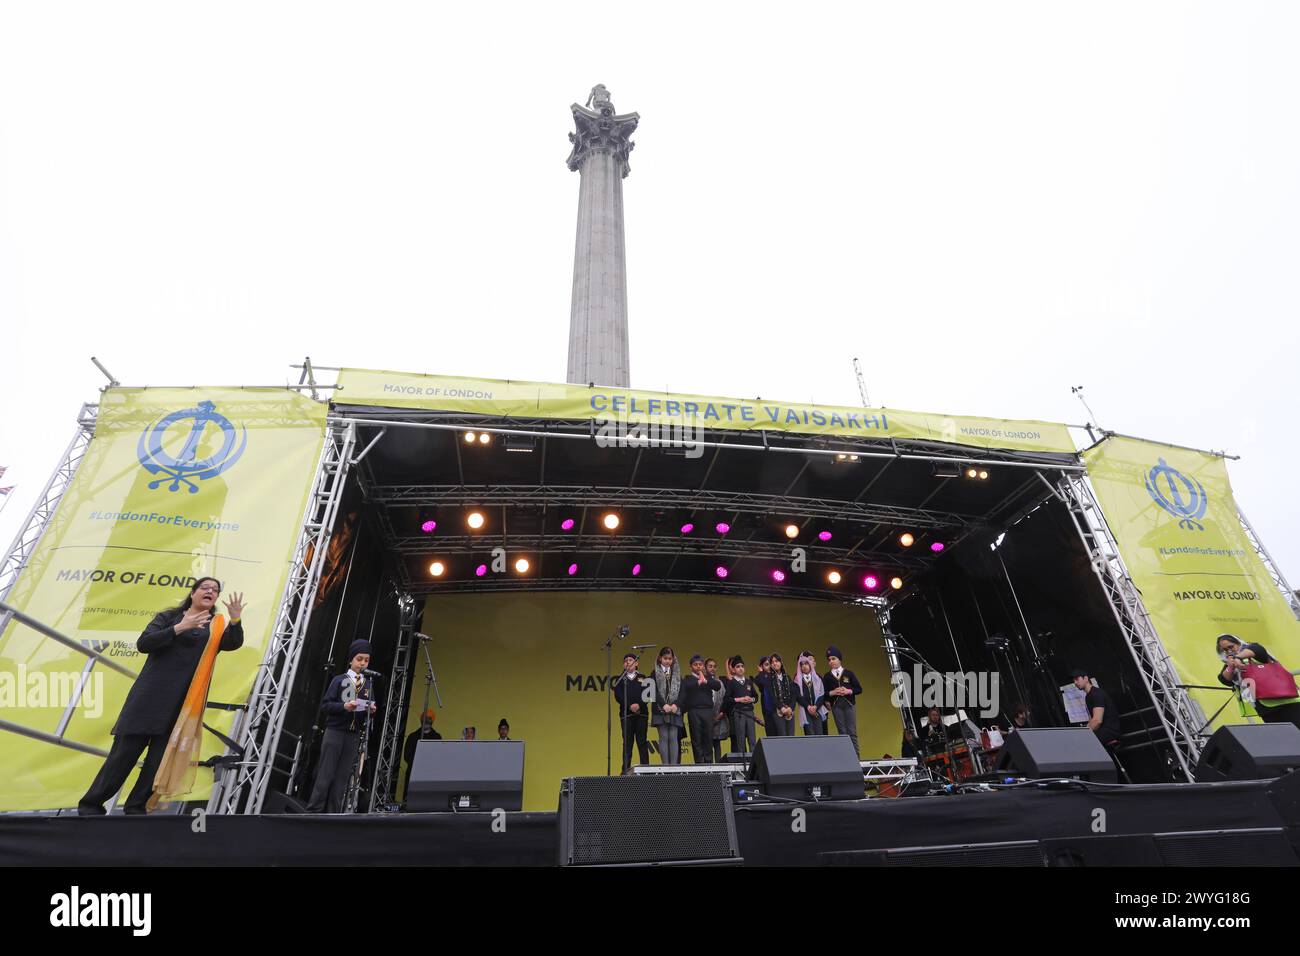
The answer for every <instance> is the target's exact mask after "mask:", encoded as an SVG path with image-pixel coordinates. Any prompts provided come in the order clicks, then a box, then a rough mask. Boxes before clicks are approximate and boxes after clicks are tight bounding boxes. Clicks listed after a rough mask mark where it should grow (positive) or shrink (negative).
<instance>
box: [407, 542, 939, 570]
mask: <svg viewBox="0 0 1300 956" xmlns="http://www.w3.org/2000/svg"><path fill="white" fill-rule="evenodd" d="M390 547H391V548H392V549H393V550H394V551H395V552H396V553H398V554H418V555H425V554H434V553H436V554H438V555H446V554H483V553H486V552H487V551H490V550H492V549H493V548H498V547H500V548H505V549H507V550H508V551H511V552H529V553H538V554H542V553H559V554H577V553H585V554H592V553H598V554H644V555H652V554H656V555H672V556H674V557H678V556H681V557H686V556H692V557H717V558H733V559H734V558H755V559H758V560H763V561H789V560H790V551H791V550H792V549H793V548H795V547H802V548H803V549H804V550H805V551H809V552H814V553H815V558H814V557H812V556H810V558H809V564H827V563H850V562H862V561H866V562H870V561H873V560H877V561H880V562H881V563H888V564H889V566H890V567H893V568H899V569H902V570H907V571H920V570H923V569H925V568H928V567H930V565H931V563H932V562H931V561H929V560H927V559H925V558H921V557H914V556H911V555H906V554H899V553H896V552H893V551H891V552H889V553H888V554H882V553H881V552H873V551H866V550H862V549H859V550H856V551H855V550H852V549H850V548H831V547H826V546H824V545H821V544H817V545H815V546H808V545H795V544H791V543H784V544H783V543H781V542H776V541H746V540H744V539H743V538H736V539H732V538H716V539H714V538H698V539H696V538H688V537H680V538H678V537H672V536H653V535H627V534H620V535H618V537H616V538H609V537H605V538H602V537H600V536H598V535H595V534H590V535H586V536H584V537H583V538H579V537H578V536H577V535H576V534H545V535H535V534H526V533H524V534H508V535H502V534H477V535H468V534H467V535H448V536H446V537H438V538H430V537H429V536H428V535H425V536H414V537H412V536H405V537H400V538H397V539H396V540H395V541H393V542H392V543H391V545H390Z"/></svg>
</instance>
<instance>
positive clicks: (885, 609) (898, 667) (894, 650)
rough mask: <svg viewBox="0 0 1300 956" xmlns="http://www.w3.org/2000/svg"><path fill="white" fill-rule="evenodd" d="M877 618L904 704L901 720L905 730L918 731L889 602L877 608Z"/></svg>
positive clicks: (894, 678)
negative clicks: (891, 619)
mask: <svg viewBox="0 0 1300 956" xmlns="http://www.w3.org/2000/svg"><path fill="white" fill-rule="evenodd" d="M876 620H877V621H878V622H879V623H880V633H881V635H882V636H883V637H884V641H885V659H886V660H887V661H888V662H889V679H890V683H891V685H892V686H894V687H897V688H898V691H899V694H900V700H899V703H900V704H901V705H902V706H901V707H900V708H899V709H900V714H899V717H900V720H901V722H902V725H903V728H904V729H905V730H910V731H912V733H916V724H915V722H914V721H915V718H914V716H913V714H912V694H911V690H910V688H911V684H910V683H909V682H908V680H907V676H906V675H905V674H904V671H903V665H902V664H901V663H900V662H899V659H898V642H897V641H896V640H895V638H896V637H897V636H898V635H896V634H895V633H894V632H893V630H892V629H891V627H890V607H889V604H888V603H884V604H881V605H880V606H879V607H877V608H876Z"/></svg>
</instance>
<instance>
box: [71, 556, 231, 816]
mask: <svg viewBox="0 0 1300 956" xmlns="http://www.w3.org/2000/svg"><path fill="white" fill-rule="evenodd" d="M220 594H221V582H220V581H218V580H217V579H216V578H199V580H198V581H197V582H195V584H194V587H192V588H191V589H190V593H189V595H188V596H187V597H186V598H185V600H184V601H183V602H182V603H181V604H180V606H178V607H173V608H168V609H167V610H165V611H161V612H159V613H158V614H156V615H155V616H154V619H153V620H152V621H150V622H149V626H148V627H146V628H145V629H144V633H142V634H141V635H140V637H139V639H138V640H137V641H136V647H137V648H139V650H140V652H141V653H142V654H145V655H147V659H146V660H145V663H144V667H143V668H141V670H140V676H139V677H137V678H136V681H135V683H134V684H133V685H132V686H131V690H130V693H128V694H127V696H126V703H124V704H123V705H122V712H121V713H120V714H119V715H118V718H117V723H116V724H114V725H113V731H112V733H113V747H112V749H111V750H110V751H109V754H108V759H106V760H105V761H104V766H103V767H101V768H100V771H99V774H98V776H96V777H95V781H94V783H92V784H91V785H90V789H89V790H87V791H86V794H85V796H83V797H82V798H81V802H80V803H79V804H78V806H77V812H78V813H80V814H82V815H83V816H102V815H103V814H104V813H105V810H104V803H105V801H107V800H109V799H111V798H112V797H113V795H114V794H116V793H117V792H118V790H120V789H121V787H122V784H123V783H125V782H126V778H127V777H129V776H130V775H131V771H132V769H134V767H135V764H136V761H137V760H139V759H140V754H141V753H143V752H144V749H145V748H146V747H148V748H149V755H148V756H147V757H146V758H145V761H144V768H143V769H142V770H141V771H140V778H139V779H138V780H137V781H136V784H135V786H134V787H132V788H131V794H130V796H129V797H127V799H126V804H125V806H124V807H123V812H124V813H131V814H137V813H145V812H146V804H147V803H148V801H149V797H150V795H151V794H152V793H153V789H154V777H155V775H156V774H157V772H158V766H159V764H160V763H161V762H162V759H163V754H164V751H165V750H166V749H167V741H168V738H169V737H170V736H171V732H172V728H173V727H174V726H175V724H176V719H177V717H179V716H180V712H181V705H182V704H183V703H184V702H185V696H186V694H187V693H188V692H189V689H190V684H191V682H192V681H193V680H194V677H195V671H196V670H197V669H198V667H199V663H200V660H201V659H202V658H203V656H204V654H203V652H204V650H205V649H206V648H207V645H208V639H209V637H210V636H211V630H210V628H211V622H212V616H213V609H214V607H215V606H216V603H217V598H218V597H219V596H220ZM225 603H226V612H227V621H226V628H225V630H224V631H223V632H222V635H221V646H220V649H221V650H223V651H233V650H236V649H238V648H239V647H241V646H242V645H243V643H244V628H243V625H242V624H241V623H240V620H239V618H240V615H241V614H242V613H243V610H244V598H243V595H242V594H239V593H237V592H232V594H231V596H230V599H229V600H227V601H226V602H225Z"/></svg>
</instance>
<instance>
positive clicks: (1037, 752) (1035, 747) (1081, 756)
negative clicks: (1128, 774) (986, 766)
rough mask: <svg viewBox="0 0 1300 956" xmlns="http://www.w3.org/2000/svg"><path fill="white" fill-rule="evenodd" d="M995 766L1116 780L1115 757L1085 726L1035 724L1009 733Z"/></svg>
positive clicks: (1027, 773) (1038, 774)
mask: <svg viewBox="0 0 1300 956" xmlns="http://www.w3.org/2000/svg"><path fill="white" fill-rule="evenodd" d="M997 768H998V769H999V770H1012V771H1015V772H1016V773H1017V774H1019V775H1020V776H1022V777H1035V778H1042V777H1073V778H1075V779H1078V780H1092V781H1095V782H1097V783H1114V782H1115V761H1113V760H1111V759H1110V754H1109V753H1107V752H1106V748H1105V747H1103V746H1102V745H1101V741H1100V740H1098V739H1097V735H1096V734H1094V733H1093V732H1092V731H1091V730H1088V729H1087V728H1086V727H1036V728H1026V729H1024V730H1017V731H1016V732H1015V733H1013V734H1008V735H1007V737H1006V740H1005V742H1004V743H1003V745H1002V753H1001V755H1000V756H999V757H998V767H997Z"/></svg>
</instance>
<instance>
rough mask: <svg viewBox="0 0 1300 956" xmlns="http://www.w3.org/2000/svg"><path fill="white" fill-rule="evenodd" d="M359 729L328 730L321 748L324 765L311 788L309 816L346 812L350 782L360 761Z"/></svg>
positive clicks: (317, 770)
mask: <svg viewBox="0 0 1300 956" xmlns="http://www.w3.org/2000/svg"><path fill="white" fill-rule="evenodd" d="M359 736H360V735H359V734H358V733H357V731H355V730H335V729H333V728H327V729H326V731H325V740H324V742H323V743H321V747H320V765H319V766H318V767H317V768H316V782H315V784H314V785H313V786H312V788H311V800H309V801H308V803H307V810H308V812H309V813H342V812H343V801H344V798H345V797H346V796H347V791H348V779H349V778H350V777H351V776H352V768H353V766H354V765H355V764H356V761H357V741H358V739H359Z"/></svg>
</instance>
